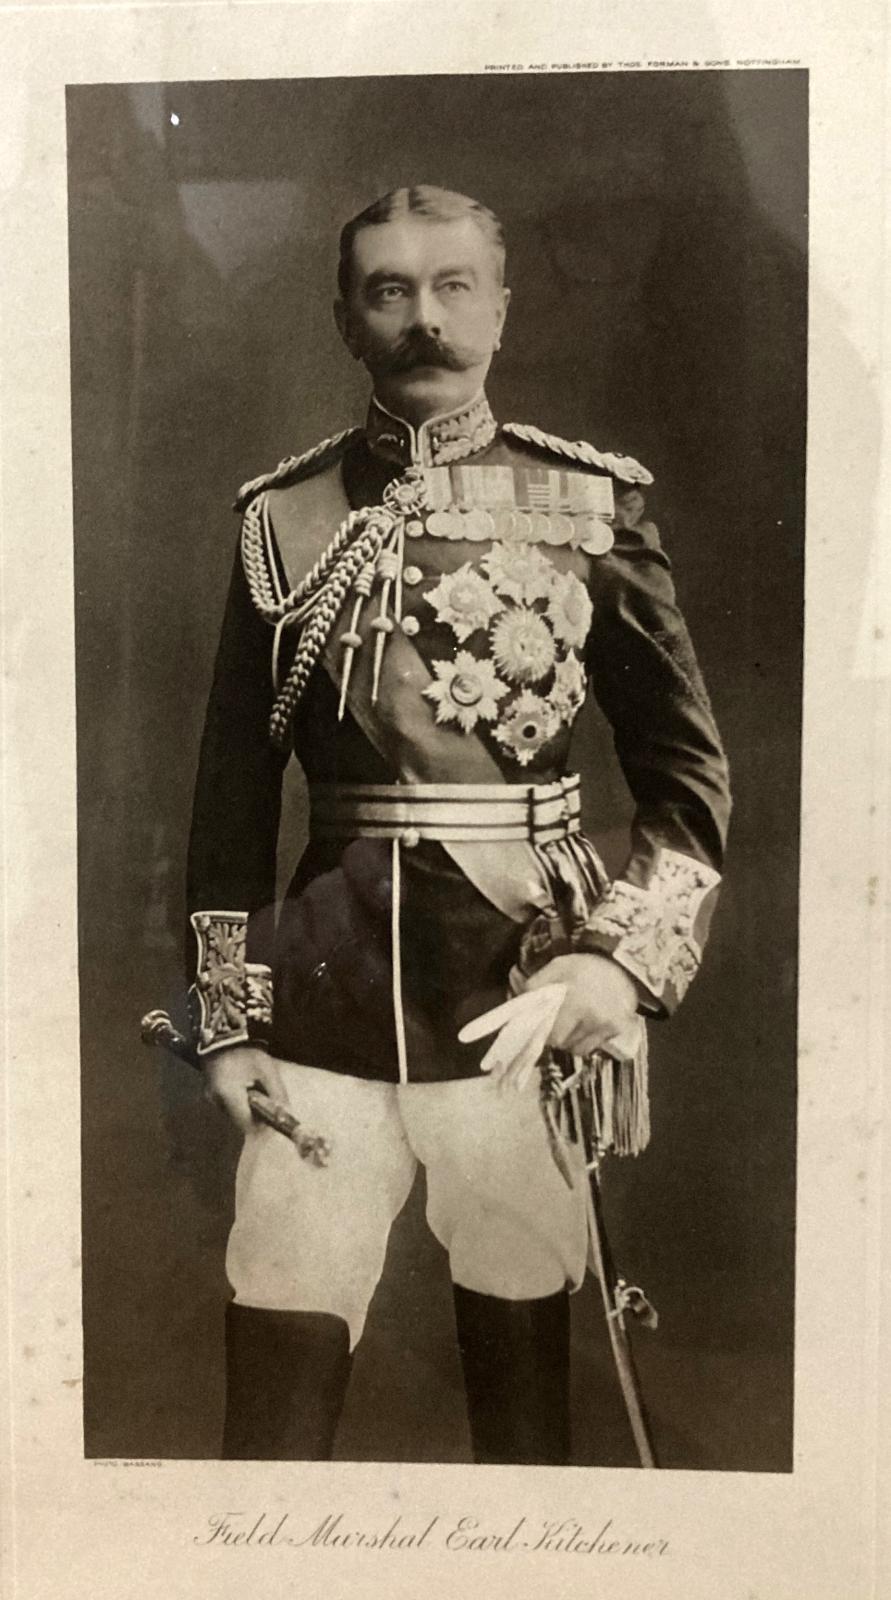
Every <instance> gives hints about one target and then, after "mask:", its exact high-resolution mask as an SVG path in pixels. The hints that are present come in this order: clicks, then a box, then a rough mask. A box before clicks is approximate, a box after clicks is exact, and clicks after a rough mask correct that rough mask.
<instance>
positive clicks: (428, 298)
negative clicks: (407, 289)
mask: <svg viewBox="0 0 891 1600" xmlns="http://www.w3.org/2000/svg"><path fill="white" fill-rule="evenodd" d="M414 311H415V323H416V325H417V326H418V327H419V328H423V330H424V332H425V333H429V334H432V335H433V336H434V337H435V336H437V335H438V334H439V333H440V331H441V329H442V307H441V306H440V304H439V301H438V300H437V298H436V295H435V294H434V293H433V291H432V289H419V290H418V292H417V294H416V296H415V306H414Z"/></svg>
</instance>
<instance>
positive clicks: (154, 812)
mask: <svg viewBox="0 0 891 1600" xmlns="http://www.w3.org/2000/svg"><path fill="white" fill-rule="evenodd" d="M68 134H69V196H70V273H71V312H72V396H73V435H74V492H75V558H76V569H75V570H76V590H77V595H76V628H77V716H78V728H77V734H78V774H79V780H78V781H79V829H80V832H79V839H80V992H81V1023H82V1031H81V1041H82V1074H83V1232H84V1254H83V1261H84V1268H83V1271H84V1280H83V1281H84V1301H83V1306H84V1334H85V1401H84V1405H85V1411H84V1415H85V1448H86V1453H87V1454H88V1455H90V1456H116V1455H119V1456H131V1457H133V1456H150V1457H161V1456H176V1457H202V1456H213V1455H215V1454H216V1453H217V1449H218V1430H219V1424H220V1412H221V1402H222V1342H221V1335H222V1305H223V1301H224V1299H225V1295H226V1285H225V1279H224V1274H223V1250H224V1245H225V1237H226V1232H227V1227H228V1221H229V1210H228V1207H229V1204H230V1196H231V1183H230V1178H231V1173H232V1171H233V1167H234V1162H235V1159H236V1155H237V1148H236V1146H237V1141H236V1138H235V1136H234V1134H233V1132H232V1131H231V1130H230V1129H229V1127H228V1126H227V1125H226V1124H225V1122H224V1121H223V1119H222V1118H221V1117H220V1116H219V1115H218V1114H217V1113H216V1112H215V1111H214V1110H213V1109H212V1108H210V1107H209V1106H208V1105H207V1104H206V1103H205V1102H204V1100H203V1099H202V1097H201V1093H200V1084H199V1083H198V1081H197V1080H195V1079H193V1076H192V1075H191V1074H190V1073H189V1071H188V1069H187V1068H183V1067H180V1066H177V1065H175V1064H174V1063H172V1062H171V1061H169V1060H168V1059H167V1058H165V1057H162V1056H160V1055H154V1056H152V1055H150V1054H149V1053H148V1052H146V1051H144V1050H142V1048H141V1047H140V1045H139V1043H138V1038H137V1029H138V1022H139V1018H140V1015H141V1013H142V1012H143V1011H144V1010H145V1009H147V1008H148V1007H149V1006H151V1005H156V1004H177V1003H178V1001H179V986H180V973H179V959H180V957H179V947H180V928H181V925H182V917H183V910H182V890H183V864H184V851H185V842H186V832H187V823H188V812H189V806H190V794H191V785H192V780H193V773H194V764H195V758H196V754H197V742H198V737H199V731H200V723H201V718H202V714H203V705H204V700H205V694H206V690H207V687H208V684H209V675H210V669H211V663H212V656H213V652H214V648H215V644H216V637H217V631H218V625H219V620H220V615H221V607H222V602H223V596H224V591H225V586H226V581H227V576H228V570H229V567H230V563H231V559H232V550H233V542H234V539H235V536H236V532H237V525H236V522H235V519H234V518H233V517H232V516H231V514H230V513H229V511H228V505H229V502H230V500H231V497H232V494H233V492H234V489H235V487H236V486H237V484H238V483H239V482H240V481H241V480H242V479H243V478H246V477H248V476H251V475H253V474H255V473H257V472H258V471H261V470H264V469H266V468H268V467H270V466H272V465H274V464H275V462H276V461H277V460H278V459H279V458H280V457H281V456H282V455H285V454H287V453H289V452H291V451H295V450H300V449H301V448H305V447H307V446H309V445H311V444H313V443H314V442H315V441H316V440H317V439H319V438H320V437H322V436H323V435H325V434H328V433H331V432H333V431H335V430H337V429H339V428H341V427H344V426H345V425H347V424H348V423H351V422H354V421H358V420H361V417H362V414H363V408H364V403H365V385H364V382H363V374H362V373H361V372H360V371H359V370H358V369H356V368H355V367H354V366H353V365H352V363H351V362H349V360H348V359H347V358H346V356H345V355H344V353H343V351H342V349H341V347H340V346H339V343H338V341H337V336H336V334H335V332H334V329H333V325H332V321H331V316H330V301H331V297H332V286H333V270H334V259H335V249H336V236H337V232H338V229H339V227H340V225H341V223H342V222H343V221H344V220H345V218H346V217H347V216H349V215H350V214H352V213H353V212H354V211H355V210H357V209H358V208H359V207H360V206H362V205H364V204H365V203H367V201H368V200H369V199H371V198H373V197H374V196H375V195H377V194H379V193H381V192H383V191H384V190H386V189H388V188H391V187H393V186H394V185H396V184H399V183H404V182H417V181H427V182H432V183H440V184H443V185H445V186H447V187H451V188H456V189H460V190H464V191H466V192H468V193H470V194H473V195H476V196H478V197H479V198H481V199H483V200H485V201H486V202H488V203H489V204H490V205H491V206H492V207H493V208H494V209H495V210H496V211H497V212H498V213H499V214H500V215H501V217H502V218H503V220H504V223H505V225H506V228H507V233H508V241H509V256H508V261H509V272H508V281H509V282H510V284H511V285H512V288H513V291H514V303H513V307H512V311H511V317H510V321H509V325H508V333H507V337H506V339H505V348H504V350H503V352H502V354H501V356H500V357H499V358H498V362H497V366H496V368H495V369H494V371H493V376H492V380H491V384H490V394H491V398H492V401H493V404H494V407H495V410H496V412H497V414H498V415H500V416H501V417H502V418H503V419H505V420H507V419H514V420H521V421H534V422H536V423H538V424H539V425H540V426H542V427H544V428H546V429H549V430H551V431H553V432H556V433H560V434H563V435H564V436H567V437H569V438H580V437H582V438H589V439H592V440H594V441H595V442H596V443H597V444H598V445H600V446H601V447H604V448H613V447H618V448H621V449H624V450H628V451H630V452H632V453H633V454H635V455H638V456H639V457H640V458H641V459H642V460H643V461H644V462H646V463H647V464H648V465H649V466H650V467H651V468H652V469H653V470H654V472H655V474H656V479H657V493H656V497H655V500H654V502H653V503H654V506H655V509H656V514H657V517H658V520H659V521H660V524H661V527H662V531H663V537H664V540H665V543H666V545H667V547H668V549H669V552H670V554H671V556H672V557H673V560H674V563H675V569H676V578H677V583H678V588H679V592H680V596H681V601H682V604H683V606H684V608H685V611H686V613H687V617H688V620H689V622H690V625H691V629H692V631H693V634H694V638H695V640H696V643H697V646H698V650H699V654H700V657H701V660H702V663H703V667H704V670H705V673H706V677H707V680H708V682H709V685H710V688H711V691H712V697H713V701H714V704H715V709H716V713H717V716H718V720H719V723H720V725H721V728H722V730H723V732H724V735H725V738H726V742H727V745H728V749H729V754H730V758H731V764H732V771H733V778H734V791H735V800H736V811H735V819H734V825H733V831H732V838H731V850H730V855H729V860H728V867H727V879H726V886H725V890H724V896H723V902H722V905H721V907H720V909H719V913H718V916H717V918H716V922H715V925H714V932H713V937H712V942H711V945H710V948H709V951H708V957H707V960H706V964H705V968H704V971H703V974H702V976H701V977H700V979H699V980H698V982H697V984H696V985H695V987H694V989H693V991H692V992H691V995H690V997H689V998H688V1000H687V1001H686V1002H685V1004H684V1006H683V1007H682V1009H681V1011H680V1013H679V1015H678V1016H677V1018H676V1019H675V1020H674V1021H673V1022H672V1023H671V1024H670V1025H668V1026H665V1027H662V1028H659V1029H657V1030H655V1033H656V1037H655V1041H654V1051H653V1054H654V1057H655V1061H654V1072H653V1078H654V1083H653V1101H654V1122H655V1137H654V1141H653V1145H652V1147H651V1149H650V1150H649V1151H648V1152H647V1154H646V1155H645V1156H643V1157H641V1158H640V1159H639V1160H637V1161H636V1162H631V1163H625V1164H622V1163H619V1164H614V1166H613V1168H612V1169H611V1171H610V1175H609V1189H608V1208H609V1214H610V1218H611V1221H612V1226H613V1231H614V1233H615V1242H616V1245H617V1247H618V1253H619V1255H620V1259H621V1261H622V1263H623V1266H624V1269H625V1271H626V1273H627V1274H628V1275H629V1276H630V1277H631V1279H632V1280H633V1281H635V1282H642V1283H643V1284H644V1285H645V1287H646V1289H647V1291H648V1293H649V1294H650V1296H651V1298H652V1299H653V1300H654V1302H655V1303H656V1305H657V1306H658V1308H659V1310H660V1312H661V1318H662V1321H661V1327H660V1330H659V1332H658V1334H656V1335H650V1334H646V1333H643V1334H641V1336H640V1337H639V1338H638V1340H637V1346H638V1349H639V1355H640V1362H641V1367H642V1373H643V1379H644V1382H645V1386H646V1390H647V1394H648V1398H649V1401H650V1405H651V1409H652V1412H653V1417H654V1423H655V1430H656V1434H657V1437H658V1441H659V1444H660V1447H661V1451H662V1456H663V1459H664V1463H665V1465H667V1466H674V1467H693V1468H697V1467H698V1468H712V1469H715V1468H725V1469H738V1470H739V1469H745V1470H755V1471H757V1470H761V1471H768V1470H769V1471H778V1470H779V1471H782V1470H788V1469H789V1468H790V1467H791V1446H792V1398H793V1397H792V1358H793V1262H794V1193H795V1189H794V1180H795V1072H794V1068H795V997H796V930H797V882H798V813H799V803H798V786H799V747H800V689H801V681H800V680H801V664H802V662H801V657H802V590H803V585H802V563H803V545H804V537H803V499H804V441H805V378H806V349H805V335H806V262H805V248H806V206H807V189H806V135H807V79H806V74H804V73H801V72H797V71H796V72H788V71H784V72H776V71H774V72H769V71H768V72H762V71H747V72H732V71H730V72H721V73H711V72H701V73H684V72H677V73H674V72H672V73H626V74H619V75H615V76H613V75H606V74H604V75H593V76H588V75H567V76H557V75H554V76H547V77H538V78H536V77H526V76H523V77H519V76H516V77H509V76H500V77H498V78H497V79H496V78H491V77H483V76H470V77H458V78H451V77H449V78H446V77H423V78H414V77H399V78H387V79H383V78H380V79H355V78H349V79H339V80H338V79H327V80H302V81H288V82H275V81H262V80H260V81H249V82H220V83H183V84H166V85H157V84H141V85H129V86H127V85H124V86H107V85H96V86H84V87H77V88H71V89H69V91H68ZM576 759H577V764H578V766H579V767H580V769H581V771H582V772H583V774H584V775H585V776H586V779H587V781H588V786H589V796H592V797H594V803H592V804H589V810H588V816H587V823H588V827H589V830H590V831H591V833H592V834H593V835H594V836H595V838H596V839H597V840H598V842H599V843H600V845H601V848H602V849H603V850H604V852H605V853H606V855H607V857H608V859H609V860H610V862H611V863H612V864H613V865H616V864H617V862H618V860H619V859H620V858H621V851H622V841H623V829H624V828H625V826H626V823H627V818H628V799H627V794H626V791H625V789H624V785H623V782H622V779H621V777H620V776H619V774H618V772H617V769H616V765H615V760H614V757H613V755H612V751H611V747H610V742H609V737H608V733H607V732H606V731H605V729H604V728H603V726H602V724H601V722H600V720H599V718H598V717H597V715H595V713H594V712H593V711H591V712H590V713H589V714H587V719H586V721H585V723H584V728H583V731H582V734H581V736H580V737H579V739H578V743H577V756H576ZM302 817H303V809H302V794H301V789H300V784H299V781H296V780H295V782H294V783H293V784H292V796H291V802H290V818H289V823H288V827H287V829H286V832H287V838H286V839H285V841H284V845H283V855H287V856H290V855H291V854H292V853H293V850H294V849H296V848H298V847H299V842H300V834H301V828H302ZM422 1204H423V1192H422V1184H421V1183H419V1185H418V1186H417V1187H416V1190H415V1193H414V1195H413V1198H412V1200H411V1202H410V1203H409V1206H408V1208H407V1209H406V1212H405V1213H404V1214H403V1217H402V1218H401V1219H400V1221H399V1223H398V1224H397V1227H396V1228H395V1230H394V1234H393V1238H392V1241H391V1246H390V1253H389V1257H388V1263H387V1270H386V1275H385V1278H384V1281H383V1283H382V1285H381V1287H380V1289H379V1291H378V1294H377V1297H376V1299H375V1302H374V1305H373V1308H372V1314H371V1317H370V1319H369V1325H368V1330H367V1333H366V1336H365V1339H364V1341H363V1344H362V1346H361V1347H360V1352H359V1356H358V1359H357V1364H356V1369H355V1378H354V1383H353V1388H352V1392H351V1396H350V1400H349V1403H348V1409H347V1413H346V1416H345V1419H344V1425H343V1428H342V1430H341V1440H340V1446H339V1454H340V1455H341V1456H342V1457H344V1458H347V1459H375V1458H377V1459H385V1460H386V1459H408V1460H417V1461H422V1460H427V1461H462V1460H463V1461H466V1460H469V1445H468V1439H467V1435H466V1430H465V1424H464V1419H463V1410H462V1403H461V1387H460V1376H459V1370H458V1364H457V1357H456V1354H455V1351H454V1345H453V1329H452V1323H451V1300H450V1294H449V1287H448V1278H447V1272H446V1268H445V1262H444V1258H443V1255H442V1252H441V1251H440V1250H439V1248H438V1246H437V1245H436V1244H435V1243H434V1242H433V1241H432V1240H431V1239H430V1237H429V1236H428V1235H427V1234H426V1231H425V1227H424V1222H423V1210H422ZM574 1345H575V1380H574V1381H575V1386H576V1405H575V1411H576V1418H577V1441H576V1459H577V1461H578V1462H579V1463H580V1464H588V1463H594V1462H598V1463H604V1464H610V1465H624V1464H631V1463H632V1462H633V1459H634V1458H633V1452H632V1450H631V1448H630V1445H629V1441H628V1438H627V1436H626V1428H625V1425H624V1423H623V1418H622V1415H621V1411H620V1406H619V1402H618V1399H617V1396H616V1393H615V1386H614V1382H613V1380H612V1377H611V1374H610V1371H609V1367H608V1361H607V1355H606V1351H605V1337H604V1335H603V1332H602V1330H601V1328H600V1325H599V1322H598V1311H597V1306H596V1302H595V1298H594V1293H593V1287H592V1286H591V1285H590V1284H589V1285H588V1286H587V1287H586V1289H585V1290H584V1291H583V1292H582V1293H581V1294H580V1295H578V1296H577V1297H576V1299H575V1302H574Z"/></svg>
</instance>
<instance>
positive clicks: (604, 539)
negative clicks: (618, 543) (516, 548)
mask: <svg viewBox="0 0 891 1600" xmlns="http://www.w3.org/2000/svg"><path fill="white" fill-rule="evenodd" d="M405 531H406V533H407V534H408V536H409V538H412V539H419V538H420V537H421V535H422V534H424V533H428V534H430V535H431V536H432V537H433V538H434V539H467V540H468V541H469V542H470V543H471V544H483V543H485V542H486V541H487V540H490V539H492V540H496V541H499V542H501V543H503V544H550V545H569V547H570V549H572V550H584V551H585V552H586V553H587V554H588V555H592V556H602V555H605V553H606V551H607V550H609V549H611V547H612V545H613V543H614V536H613V530H612V528H611V527H610V525H609V523H608V522H604V521H603V519H602V518H601V517H593V516H567V515H565V514H564V513H562V512H558V513H556V514H554V513H550V514H548V513H545V512H544V511H517V510H514V509H512V508H511V507H510V506H495V507H494V508H493V509H492V510H486V509H485V508H484V507H483V506H471V507H470V508H469V510H466V511H465V510H463V509H462V508H461V507H460V506H449V507H447V508H445V509H443V510H438V511H429V512H428V513H427V515H426V516H425V517H424V520H423V521H421V520H420V519H418V518H415V517H412V518H409V519H408V520H407V521H406V524H405Z"/></svg>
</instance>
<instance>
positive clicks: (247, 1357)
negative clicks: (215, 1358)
mask: <svg viewBox="0 0 891 1600" xmlns="http://www.w3.org/2000/svg"><path fill="white" fill-rule="evenodd" d="M351 1362H352V1357H351V1356H350V1335H349V1329H348V1327H347V1324H346V1323H345V1322H344V1321H343V1320H342V1318H340V1317H335V1316H331V1315H329V1314H328V1313H327V1312H323V1311H267V1310H264V1309H260V1308H258V1307H256V1306H243V1305H237V1304H235V1303H234V1302H233V1303H230V1304H229V1305H228V1306H227V1307H226V1421H225V1425H224V1429H223V1460H224V1461H329V1460H330V1459H331V1455H332V1451H333V1448H334V1435H335V1432H336V1430H337V1423H338V1420H339V1418H340V1413H341V1410H342V1409H343V1402H344V1398H345V1396H346V1388H347V1383H348V1381H349V1375H350V1366H351Z"/></svg>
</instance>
